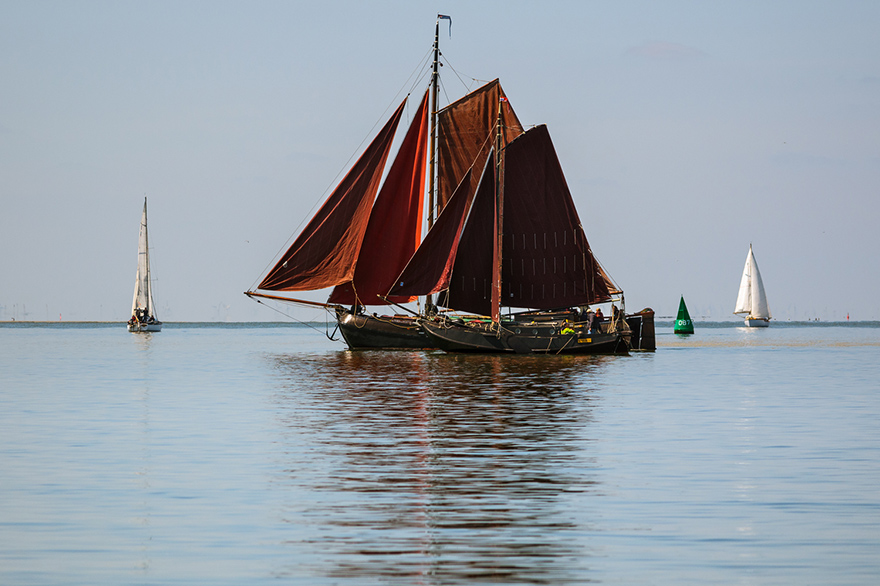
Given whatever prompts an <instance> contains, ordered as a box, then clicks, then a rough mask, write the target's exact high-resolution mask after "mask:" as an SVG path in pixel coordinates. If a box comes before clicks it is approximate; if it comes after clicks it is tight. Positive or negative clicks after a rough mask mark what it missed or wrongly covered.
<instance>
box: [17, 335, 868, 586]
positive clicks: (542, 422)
mask: <svg viewBox="0 0 880 586" xmlns="http://www.w3.org/2000/svg"><path fill="white" fill-rule="evenodd" d="M658 343H659V344H660V348H659V349H658V351H657V352H656V353H653V354H634V355H631V356H625V357H536V358H532V357H520V356H452V355H445V354H442V353H431V352H348V351H346V350H344V347H343V345H342V344H341V343H340V342H331V341H329V340H327V339H326V338H325V337H324V336H323V335H322V334H321V333H319V332H316V331H314V330H311V329H308V328H303V327H289V326H279V325H274V326H259V325H230V326H224V327H200V326H198V325H176V324H168V325H166V328H165V330H164V331H162V332H161V333H159V334H153V335H150V334H145V335H134V334H129V333H128V332H126V331H125V328H124V327H123V326H122V325H112V326H108V325H91V326H89V325H79V326H76V325H65V326H58V325H55V326H51V327H50V326H40V327H27V326H22V325H16V326H11V325H9V324H5V325H3V326H0V584H3V585H17V584H28V585H37V584H65V585H73V584H88V585H119V584H212V585H217V584H221V585H226V584H228V585H244V584H263V583H272V584H275V583H296V584H310V585H311V584H315V585H324V584H342V585H361V584H426V585H440V584H443V585H446V584H478V583H502V584H554V585H556V584H584V583H588V582H595V583H601V584H648V583H650V584H876V583H878V580H880V324H867V325H861V326H857V325H856V324H851V325H836V326H834V325H832V326H824V325H823V326H819V325H815V324H813V325H810V324H801V325H788V324H774V326H772V327H771V328H769V329H768V330H765V331H760V330H757V331H754V330H752V331H750V330H746V329H744V328H739V327H735V325H734V324H727V325H716V326H715V327H709V326H706V325H702V326H701V324H699V323H698V324H697V333H696V334H695V335H694V336H691V337H690V338H680V337H678V336H675V335H673V334H671V324H667V325H666V326H665V327H660V328H659V336H658Z"/></svg>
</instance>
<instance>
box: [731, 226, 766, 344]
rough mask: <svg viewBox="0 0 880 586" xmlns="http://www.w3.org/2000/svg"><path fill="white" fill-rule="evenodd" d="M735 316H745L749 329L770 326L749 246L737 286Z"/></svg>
mask: <svg viewBox="0 0 880 586" xmlns="http://www.w3.org/2000/svg"><path fill="white" fill-rule="evenodd" d="M733 313H736V314H745V315H746V318H745V325H746V326H748V327H751V328H755V327H758V328H766V327H767V326H769V325H770V318H771V317H772V316H771V315H770V307H769V306H768V305H767V294H766V293H765V292H764V281H762V280H761V272H760V271H759V270H758V263H757V262H756V261H755V253H754V252H752V245H751V244H749V255H748V256H747V257H746V266H745V268H744V269H743V276H742V281H740V284H739V295H737V297H736V309H734V310H733Z"/></svg>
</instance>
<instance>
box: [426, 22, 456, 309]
mask: <svg viewBox="0 0 880 586" xmlns="http://www.w3.org/2000/svg"><path fill="white" fill-rule="evenodd" d="M441 19H447V20H449V26H450V27H451V26H452V18H450V17H449V16H445V15H443V14H438V15H437V23H436V24H435V26H434V64H433V66H432V73H431V131H430V133H431V139H430V146H429V147H428V230H429V231H430V230H431V228H432V227H433V226H434V191H435V189H436V175H437V111H438V110H439V109H440V108H439V107H438V106H439V104H437V94H438V91H437V87H438V85H439V81H440V20H441ZM450 30H451V29H450ZM433 305H434V298H433V295H426V296H425V311H426V312H428V313H430V312H431V307H432V306H433Z"/></svg>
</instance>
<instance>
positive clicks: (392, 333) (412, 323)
mask: <svg viewBox="0 0 880 586" xmlns="http://www.w3.org/2000/svg"><path fill="white" fill-rule="evenodd" d="M336 323H337V324H338V326H339V331H340V333H341V334H342V337H343V338H344V339H345V343H346V344H347V345H348V347H349V348H351V349H352V350H393V349H418V348H436V345H435V344H434V342H433V340H432V339H431V338H430V337H429V336H428V335H427V334H426V333H425V331H424V330H423V329H422V327H421V326H420V325H419V322H418V320H417V318H415V317H409V316H374V315H367V314H358V315H354V314H352V313H351V312H350V311H345V310H338V311H337V312H336Z"/></svg>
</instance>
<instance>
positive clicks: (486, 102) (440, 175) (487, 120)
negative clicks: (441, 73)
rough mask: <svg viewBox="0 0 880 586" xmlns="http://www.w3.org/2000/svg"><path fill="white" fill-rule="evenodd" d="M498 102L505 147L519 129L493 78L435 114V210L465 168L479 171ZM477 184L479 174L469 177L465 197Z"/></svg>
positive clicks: (491, 136)
mask: <svg viewBox="0 0 880 586" xmlns="http://www.w3.org/2000/svg"><path fill="white" fill-rule="evenodd" d="M502 100H503V102H502ZM499 103H502V104H503V107H502V108H501V130H502V133H503V138H504V142H505V144H506V143H508V142H510V141H512V140H513V139H514V138H516V137H517V136H519V135H520V134H522V133H523V128H522V125H521V124H520V122H519V119H518V118H517V117H516V113H515V112H514V111H513V108H512V107H511V106H510V102H508V101H507V98H506V97H505V95H504V90H502V89H501V84H500V83H499V81H498V80H497V79H496V80H494V81H491V82H489V83H487V84H486V85H484V86H482V87H480V88H478V89H476V90H474V91H473V92H471V93H469V94H467V95H466V96H464V97H462V98H461V99H459V100H457V101H455V102H453V103H451V104H449V105H448V106H446V108H444V109H443V110H440V111H439V112H438V113H437V181H438V190H437V209H438V210H442V209H443V208H444V206H446V203H447V202H448V201H449V198H450V197H452V193H453V191H454V190H455V189H456V188H457V187H458V185H459V183H460V182H461V179H462V177H464V174H465V173H467V171H468V169H471V168H473V169H477V170H478V171H479V170H482V169H483V166H484V165H485V163H486V159H487V157H488V156H489V151H490V150H491V148H492V147H493V146H494V140H495V129H496V125H497V123H498V115H499V112H498V105H499ZM479 181H480V175H479V174H476V173H475V174H472V175H471V181H470V185H469V186H468V197H472V196H473V194H474V193H475V192H476V189H477V183H478V182H479Z"/></svg>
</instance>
